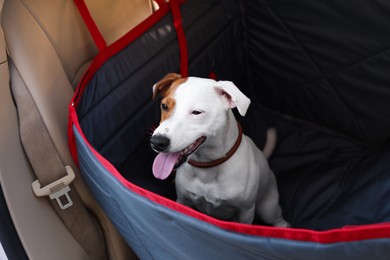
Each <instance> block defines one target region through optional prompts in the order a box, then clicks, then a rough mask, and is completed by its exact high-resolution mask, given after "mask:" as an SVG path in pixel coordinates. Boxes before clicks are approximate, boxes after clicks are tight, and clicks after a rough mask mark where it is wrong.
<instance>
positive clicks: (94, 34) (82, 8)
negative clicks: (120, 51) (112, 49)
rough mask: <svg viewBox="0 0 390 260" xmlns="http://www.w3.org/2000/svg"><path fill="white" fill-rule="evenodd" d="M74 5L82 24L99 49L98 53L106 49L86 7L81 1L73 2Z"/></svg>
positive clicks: (104, 42)
mask: <svg viewBox="0 0 390 260" xmlns="http://www.w3.org/2000/svg"><path fill="white" fill-rule="evenodd" d="M74 3H75V5H76V7H77V9H78V10H79V12H80V14H81V17H82V18H83V20H84V23H85V25H86V26H87V28H88V31H89V33H90V34H91V36H92V39H93V41H94V42H95V44H96V47H97V48H98V49H99V51H103V50H104V49H105V48H106V47H107V44H106V41H105V40H104V38H103V36H102V34H101V33H100V31H99V28H98V27H97V25H96V23H95V21H94V20H93V18H92V16H91V13H90V12H89V10H88V7H87V5H86V4H85V2H84V1H83V0H74Z"/></svg>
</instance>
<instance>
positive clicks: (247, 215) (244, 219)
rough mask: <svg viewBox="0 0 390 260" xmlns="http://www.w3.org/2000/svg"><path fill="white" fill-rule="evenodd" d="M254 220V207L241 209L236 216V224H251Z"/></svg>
mask: <svg viewBox="0 0 390 260" xmlns="http://www.w3.org/2000/svg"><path fill="white" fill-rule="evenodd" d="M254 218H255V207H251V208H249V209H246V208H245V209H241V210H240V212H239V215H238V219H237V220H236V221H237V222H240V223H244V224H252V223H253V220H254Z"/></svg>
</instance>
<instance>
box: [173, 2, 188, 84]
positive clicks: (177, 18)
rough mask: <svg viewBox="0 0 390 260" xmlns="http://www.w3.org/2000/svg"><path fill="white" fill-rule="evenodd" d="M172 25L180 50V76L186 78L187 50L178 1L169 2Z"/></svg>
mask: <svg viewBox="0 0 390 260" xmlns="http://www.w3.org/2000/svg"><path fill="white" fill-rule="evenodd" d="M169 4H170V6H171V11H172V17H173V24H174V25H175V28H176V35H177V40H178V42H179V49H180V74H181V76H182V77H183V78H186V77H188V48H187V41H186V36H185V34H184V30H183V19H182V17H181V12H180V4H179V1H178V0H170V1H169Z"/></svg>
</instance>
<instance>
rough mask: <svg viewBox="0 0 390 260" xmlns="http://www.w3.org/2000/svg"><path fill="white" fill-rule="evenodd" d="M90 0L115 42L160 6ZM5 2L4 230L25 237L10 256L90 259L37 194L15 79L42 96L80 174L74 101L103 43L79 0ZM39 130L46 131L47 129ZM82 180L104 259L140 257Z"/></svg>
mask: <svg viewBox="0 0 390 260" xmlns="http://www.w3.org/2000/svg"><path fill="white" fill-rule="evenodd" d="M86 3H87V5H88V8H89V10H90V12H91V13H92V15H93V17H94V19H95V21H96V23H97V24H98V27H99V29H100V30H101V32H102V33H103V35H104V37H105V40H106V41H107V43H110V42H113V41H115V40H116V39H118V38H119V37H121V36H122V35H123V34H124V33H126V32H127V31H129V30H130V29H131V28H133V27H134V26H135V25H137V24H138V23H139V22H141V21H142V20H144V19H145V18H146V17H148V16H149V15H150V14H151V13H152V12H153V3H152V1H150V0H132V1H127V0H116V1H111V0H104V1H92V0H90V1H86ZM0 6H1V7H2V8H1V9H0V10H1V12H0V14H1V30H0V82H1V83H0V91H1V93H0V99H1V100H0V106H1V107H0V125H1V131H0V183H1V189H2V193H3V194H4V195H3V196H2V197H4V198H5V200H3V202H2V207H3V209H2V213H3V211H4V216H6V215H7V214H6V213H7V212H6V211H7V209H6V208H4V203H6V205H7V206H8V210H9V218H8V221H4V222H3V214H2V222H3V223H4V225H2V226H5V227H4V228H7V229H6V230H5V231H4V232H3V230H1V232H0V233H4V234H2V236H5V238H4V239H2V240H4V241H7V238H8V239H9V240H8V241H14V240H16V241H18V240H19V239H18V237H19V238H20V242H19V241H18V243H7V242H2V244H3V247H4V248H5V251H6V252H7V254H8V255H9V258H10V259H13V257H12V256H22V257H23V256H27V257H28V258H29V259H85V258H86V253H85V252H84V250H83V249H82V248H81V247H80V245H79V244H78V243H77V241H76V240H75V239H74V237H73V236H72V235H71V234H70V233H69V230H68V229H67V228H66V226H65V225H64V224H63V222H62V221H61V219H60V218H59V217H58V215H57V214H56V212H55V211H54V210H53V207H52V205H51V204H50V202H49V199H46V198H39V197H36V196H35V195H34V194H33V192H32V188H31V184H32V183H33V182H34V180H35V176H34V173H33V170H32V167H31V165H30V163H29V160H28V158H27V157H26V155H25V152H24V149H23V146H22V143H21V140H20V137H19V121H18V113H17V110H16V106H15V102H14V100H13V97H12V94H11V85H12V88H13V89H14V88H25V89H27V90H28V93H29V94H30V95H31V96H33V97H34V101H35V103H36V104H35V105H36V106H37V107H38V110H39V112H40V115H41V116H42V120H43V122H44V124H45V126H46V128H47V131H48V133H49V135H50V137H51V139H52V141H53V143H54V145H55V149H56V150H57V152H58V154H59V155H60V157H61V159H62V161H63V162H64V164H66V165H70V166H71V167H72V169H73V170H74V171H75V172H76V174H77V167H75V165H74V162H73V160H72V158H71V155H70V152H69V148H68V143H67V123H68V109H67V108H68V105H69V100H70V99H71V97H72V95H73V93H74V90H75V87H76V86H77V83H78V81H79V80H80V77H81V76H82V75H83V73H84V71H85V70H86V68H87V67H88V65H89V63H90V61H91V60H92V58H93V57H94V56H95V55H96V53H97V50H96V47H95V45H94V43H93V41H92V39H91V37H90V35H89V33H88V31H87V29H86V28H85V25H84V23H83V21H82V18H81V16H80V14H79V12H78V10H77V9H76V7H75V5H74V3H73V1H67V0H59V1H58V0H56V1H34V0H32V1H30V0H20V1H19V0H17V1H14V0H11V1H1V2H0ZM35 138H37V139H39V138H40V134H39V133H37V135H36V136H35ZM74 187H75V189H76V190H77V192H78V193H79V194H80V196H81V198H82V201H83V202H84V203H85V205H86V207H87V208H88V212H89V213H90V215H91V216H93V219H94V221H95V222H96V225H95V227H96V229H98V231H97V232H98V233H99V234H100V235H101V238H100V240H98V242H99V243H100V244H96V245H95V246H96V250H98V248H101V249H103V250H100V251H101V255H100V259H106V258H108V259H132V258H133V257H134V254H133V253H132V251H131V249H130V248H129V247H128V246H127V244H125V243H124V241H123V239H122V238H121V236H120V235H119V234H118V232H117V231H116V229H115V228H114V227H113V225H112V223H111V222H110V221H109V220H108V218H107V217H106V216H105V214H104V213H103V212H102V210H101V208H100V207H99V205H98V204H97V203H96V201H95V200H94V198H93V197H92V196H91V194H90V192H89V191H88V188H87V187H86V186H85V184H84V183H83V181H82V179H81V178H76V180H75V181H74ZM11 218H12V222H10V220H11ZM76 221H77V220H76ZM5 223H7V225H5ZM12 223H13V225H14V228H15V229H13V226H12ZM12 231H13V232H12ZM12 234H14V235H12ZM16 234H17V235H16ZM38 238H39V239H38ZM8 244H9V247H7V245H8ZM15 245H19V247H16V248H15ZM23 251H25V254H24V252H23ZM21 259H22V258H21Z"/></svg>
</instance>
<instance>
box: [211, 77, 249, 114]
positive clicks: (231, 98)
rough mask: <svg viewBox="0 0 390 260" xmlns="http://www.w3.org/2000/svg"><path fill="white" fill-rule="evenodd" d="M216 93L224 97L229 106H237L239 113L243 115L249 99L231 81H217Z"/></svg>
mask: <svg viewBox="0 0 390 260" xmlns="http://www.w3.org/2000/svg"><path fill="white" fill-rule="evenodd" d="M216 90H217V93H218V94H219V95H221V96H222V97H223V98H226V99H227V101H228V104H229V106H230V108H234V107H237V109H238V112H239V113H240V115H242V116H245V114H246V111H247V110H248V107H249V105H250V103H251V100H250V99H249V98H248V97H247V96H245V95H244V94H243V93H242V92H241V91H240V90H239V89H238V88H237V87H236V85H234V84H233V82H231V81H218V82H217V86H216Z"/></svg>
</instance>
